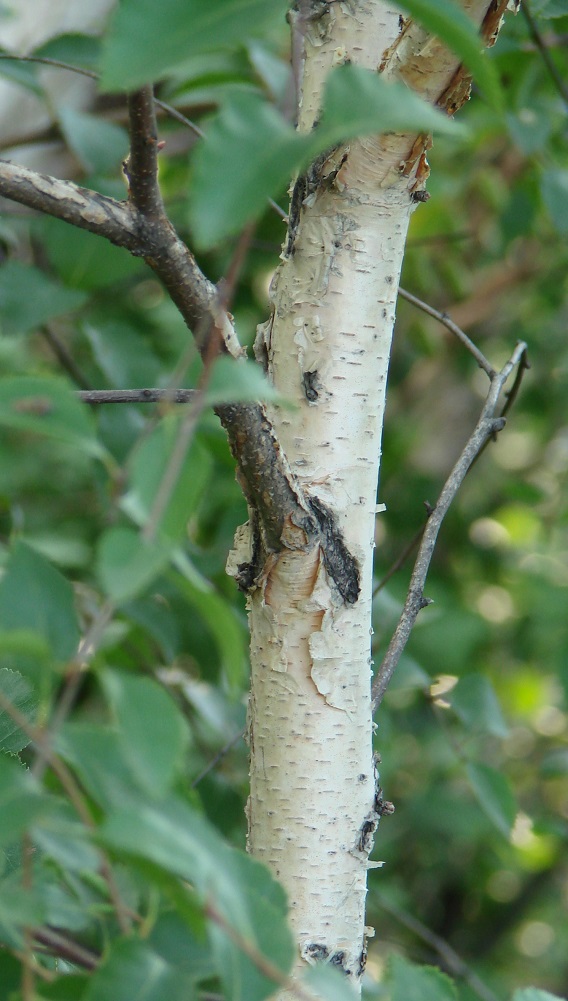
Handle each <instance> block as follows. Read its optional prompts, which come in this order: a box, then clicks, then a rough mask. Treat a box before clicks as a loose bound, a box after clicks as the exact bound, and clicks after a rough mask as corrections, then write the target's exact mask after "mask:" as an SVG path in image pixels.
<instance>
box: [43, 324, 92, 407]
mask: <svg viewBox="0 0 568 1001" xmlns="http://www.w3.org/2000/svg"><path fill="white" fill-rule="evenodd" d="M39 332H40V334H41V336H42V337H43V338H44V340H46V341H47V343H48V344H49V346H50V348H51V350H52V351H53V353H54V355H55V357H56V358H57V361H58V362H59V364H60V365H61V367H62V368H64V369H65V371H66V372H67V373H68V374H69V375H70V376H71V378H72V379H73V382H75V383H76V385H77V386H82V387H83V392H85V391H88V390H89V389H90V388H91V387H90V384H89V382H88V381H87V379H85V376H84V375H83V373H82V372H81V369H80V368H79V366H78V365H77V363H76V362H75V359H74V358H73V355H72V354H71V353H70V352H69V351H68V350H67V347H66V346H65V344H64V343H63V341H62V340H60V338H59V337H58V336H57V334H56V333H55V331H54V330H52V328H51V327H50V326H49V324H48V323H44V324H42V326H41V327H40V328H39Z"/></svg>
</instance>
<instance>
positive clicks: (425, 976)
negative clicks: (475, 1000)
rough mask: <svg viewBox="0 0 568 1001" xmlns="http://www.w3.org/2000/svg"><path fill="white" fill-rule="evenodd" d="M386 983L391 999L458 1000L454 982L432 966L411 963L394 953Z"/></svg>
mask: <svg viewBox="0 0 568 1001" xmlns="http://www.w3.org/2000/svg"><path fill="white" fill-rule="evenodd" d="M386 984H387V990H388V998H389V1001H456V999H457V991H456V988H455V986H454V983H453V981H452V980H450V978H449V977H448V976H446V974H445V973H441V972H440V970H438V969H436V968H434V967H432V966H418V965H416V964H415V963H409V962H408V960H406V959H403V957H402V956H396V955H392V956H391V957H390V959H389V962H388V967H387V976H386Z"/></svg>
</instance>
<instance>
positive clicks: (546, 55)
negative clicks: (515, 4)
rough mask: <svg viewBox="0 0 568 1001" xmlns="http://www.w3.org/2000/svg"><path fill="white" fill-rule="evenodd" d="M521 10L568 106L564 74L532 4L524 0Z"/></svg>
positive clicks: (550, 73)
mask: <svg viewBox="0 0 568 1001" xmlns="http://www.w3.org/2000/svg"><path fill="white" fill-rule="evenodd" d="M521 11H522V13H523V16H524V19H525V21H526V22H527V25H528V29H529V33H530V36H531V38H532V40H533V42H534V44H535V45H536V47H537V49H538V51H539V52H540V54H541V56H542V61H543V63H544V65H545V66H546V68H547V70H548V72H549V75H550V78H551V80H552V82H553V83H554V86H555V87H556V90H557V91H558V93H559V94H560V96H561V98H562V100H563V101H564V103H565V104H566V105H567V106H568V87H567V86H566V84H565V82H564V80H563V79H562V76H561V75H560V73H559V72H558V69H557V68H556V64H555V63H554V60H553V59H552V56H551V55H550V52H549V50H548V46H547V44H546V42H545V41H544V38H543V37H542V35H541V33H540V31H539V28H538V25H537V23H536V21H535V19H534V17H533V15H532V11H531V8H530V4H529V3H528V0H523V2H522V4H521Z"/></svg>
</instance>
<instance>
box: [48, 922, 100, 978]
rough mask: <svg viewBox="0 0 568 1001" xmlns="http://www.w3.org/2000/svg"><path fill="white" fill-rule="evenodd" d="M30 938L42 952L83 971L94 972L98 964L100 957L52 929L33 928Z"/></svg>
mask: <svg viewBox="0 0 568 1001" xmlns="http://www.w3.org/2000/svg"><path fill="white" fill-rule="evenodd" d="M32 938H33V940H34V942H36V943H37V944H38V945H40V946H43V949H42V950H41V951H42V952H43V951H44V950H45V952H46V953H48V954H49V955H50V956H58V957H59V958H60V959H66V960H67V961H68V962H70V963H73V964H74V965H75V966H80V967H82V968H83V969H84V970H96V968H97V966H98V965H99V963H100V956H98V955H97V954H96V953H95V952H91V950H90V949H86V948H85V946H84V945H80V944H79V943H78V942H74V941H73V939H71V938H68V936H67V935H63V934H62V933H61V932H58V931H54V930H53V929H52V928H47V927H44V928H34V929H33V932H32Z"/></svg>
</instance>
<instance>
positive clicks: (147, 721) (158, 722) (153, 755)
mask: <svg viewBox="0 0 568 1001" xmlns="http://www.w3.org/2000/svg"><path fill="white" fill-rule="evenodd" d="M101 680H102V684H103V687H104V689H105V692H106V695H107V698H108V700H109V702H110V704H111V706H112V708H113V710H114V713H115V715H116V719H117V723H118V726H119V739H120V741H121V744H122V747H123V753H124V757H125V760H126V761H128V763H129V765H130V767H131V769H132V771H133V773H134V774H135V775H136V778H137V779H138V783H139V785H140V787H141V788H143V789H146V790H147V791H148V793H149V794H150V795H152V796H161V795H163V794H164V793H165V792H166V791H167V790H168V788H169V787H170V786H171V784H172V782H173V781H174V779H175V777H176V775H178V774H179V773H180V772H181V770H182V766H183V763H184V755H185V752H186V750H187V746H188V743H189V730H188V726H187V722H186V720H185V719H184V717H183V716H182V714H181V712H180V711H179V709H178V707H177V706H176V704H175V702H174V701H173V699H172V698H171V697H170V695H169V694H168V693H167V692H166V691H165V690H164V688H163V687H162V686H161V685H159V684H158V683H157V682H156V681H154V680H153V679H151V678H140V677H134V676H131V675H128V674H124V673H119V672H118V671H105V672H104V673H103V674H102V675H101Z"/></svg>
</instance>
